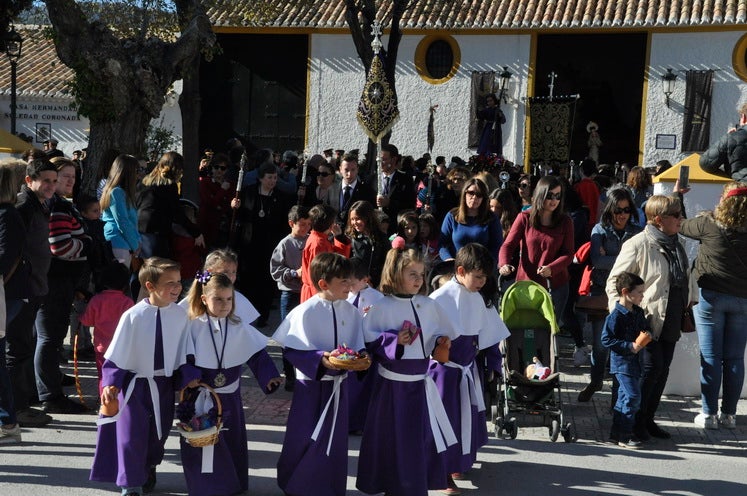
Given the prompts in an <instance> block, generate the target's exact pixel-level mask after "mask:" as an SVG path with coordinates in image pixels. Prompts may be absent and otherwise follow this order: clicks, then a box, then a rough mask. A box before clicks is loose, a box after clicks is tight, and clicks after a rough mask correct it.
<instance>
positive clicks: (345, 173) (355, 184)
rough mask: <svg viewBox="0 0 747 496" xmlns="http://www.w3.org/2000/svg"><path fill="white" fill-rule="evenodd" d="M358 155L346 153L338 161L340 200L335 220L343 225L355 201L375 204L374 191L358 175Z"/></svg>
mask: <svg viewBox="0 0 747 496" xmlns="http://www.w3.org/2000/svg"><path fill="white" fill-rule="evenodd" d="M358 172H359V169H358V155H355V154H352V153H346V154H345V155H343V157H342V162H341V163H340V176H341V177H342V182H341V183H340V202H339V204H338V205H333V206H334V207H337V209H338V213H337V221H338V223H340V224H341V225H342V226H343V229H344V226H346V225H347V221H348V211H349V210H350V207H351V206H352V205H353V204H354V203H355V202H357V201H362V200H365V201H367V202H369V203H370V204H371V205H375V204H376V192H375V191H374V190H373V188H372V187H371V186H369V185H368V183H365V182H363V180H362V179H361V178H359V177H358Z"/></svg>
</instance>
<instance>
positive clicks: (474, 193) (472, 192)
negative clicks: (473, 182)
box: [464, 189, 483, 198]
mask: <svg viewBox="0 0 747 496" xmlns="http://www.w3.org/2000/svg"><path fill="white" fill-rule="evenodd" d="M464 193H465V194H467V195H469V196H474V197H475V198H482V197H483V194H482V193H480V192H479V191H475V190H473V189H468V190H467V191H465V192H464Z"/></svg>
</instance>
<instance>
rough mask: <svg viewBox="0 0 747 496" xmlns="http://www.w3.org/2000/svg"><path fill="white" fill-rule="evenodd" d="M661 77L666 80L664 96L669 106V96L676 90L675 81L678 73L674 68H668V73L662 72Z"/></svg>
mask: <svg viewBox="0 0 747 496" xmlns="http://www.w3.org/2000/svg"><path fill="white" fill-rule="evenodd" d="M661 79H662V80H664V98H665V100H664V101H665V102H666V104H667V108H669V97H670V96H671V95H672V93H673V92H674V82H675V81H676V80H677V74H675V73H674V72H672V68H671V67H670V68H667V73H666V74H662V76H661Z"/></svg>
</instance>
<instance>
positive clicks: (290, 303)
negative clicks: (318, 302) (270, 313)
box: [280, 290, 301, 321]
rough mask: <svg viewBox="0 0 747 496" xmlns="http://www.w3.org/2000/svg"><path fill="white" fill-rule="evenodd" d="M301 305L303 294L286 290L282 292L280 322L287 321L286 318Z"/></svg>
mask: <svg viewBox="0 0 747 496" xmlns="http://www.w3.org/2000/svg"><path fill="white" fill-rule="evenodd" d="M299 303H301V293H296V292H293V291H285V290H283V291H280V320H281V321H283V320H285V316H286V315H288V313H290V311H291V310H293V309H294V308H295V307H297V306H298V304H299Z"/></svg>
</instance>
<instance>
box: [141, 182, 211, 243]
mask: <svg viewBox="0 0 747 496" xmlns="http://www.w3.org/2000/svg"><path fill="white" fill-rule="evenodd" d="M135 203H136V204H137V230H138V231H140V232H141V233H151V234H161V235H169V234H171V224H178V225H180V226H182V227H183V228H184V229H186V230H187V232H188V233H189V235H190V236H192V237H193V238H196V237H198V236H199V235H200V228H199V227H197V224H195V223H193V222H190V220H189V219H187V216H186V215H185V214H184V211H183V210H182V208H181V205H180V203H179V188H178V187H177V185H176V184H175V183H174V184H169V185H163V186H143V185H142V183H141V184H139V185H138V191H137V198H136V201H135Z"/></svg>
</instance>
